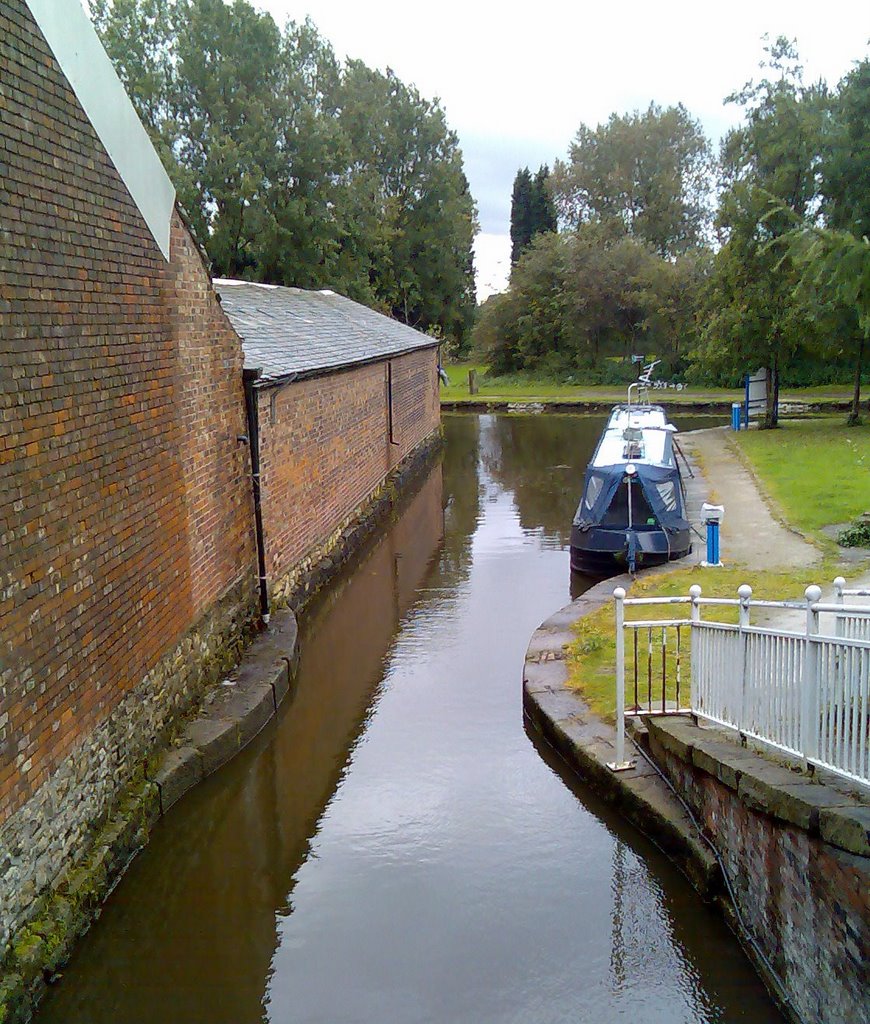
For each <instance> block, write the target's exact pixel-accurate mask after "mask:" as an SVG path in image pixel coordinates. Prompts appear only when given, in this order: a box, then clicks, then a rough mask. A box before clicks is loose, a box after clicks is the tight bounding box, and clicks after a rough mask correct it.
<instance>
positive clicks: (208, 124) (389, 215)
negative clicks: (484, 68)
mask: <svg viewBox="0 0 870 1024" xmlns="http://www.w3.org/2000/svg"><path fill="white" fill-rule="evenodd" d="M90 2H91V10H92V15H93V18H94V23H95V25H96V27H97V30H98V32H99V34H100V36H101V38H102V40H103V42H104V45H105V46H106V49H107V51H108V53H109V56H110V57H111V58H112V60H113V61H114V63H115V66H116V69H117V70H118V73H119V75H120V77H121V79H122V81H123V82H124V84H125V86H126V88H127V90H128V92H129V94H130V96H131V98H132V100H133V102H134V104H135V106H136V108H137V111H138V112H139V114H140V116H141V117H142V119H143V122H144V123H145V125H146V127H147V128H148V130H149V132H150V133H151V136H152V138H153V139H154V140H155V144H156V145H157V148H158V150H159V152H160V153H161V156H162V157H163V159H164V162H165V164H166V166H167V169H168V171H169V173H170V175H171V176H172V178H173V180H174V182H175V185H176V188H177V189H178V193H179V198H180V200H181V202H182V204H183V205H184V206H185V208H186V209H187V211H188V213H189V215H190V217H191V220H192V222H193V224H194V227H195V230H196V231H197V234H198V235H199V237H200V239H201V240H202V241H203V242H204V244H205V245H206V248H207V250H208V253H209V256H210V257H211V259H212V261H213V263H214V267H215V270H216V271H217V273H218V274H224V275H229V276H243V277H246V278H250V279H254V280H262V281H269V282H272V283H276V284H285V285H294V286H298V287H303V288H323V287H329V288H333V289H335V290H336V291H340V292H342V293H343V294H346V295H348V296H350V297H351V298H354V299H357V300H358V301H361V302H364V303H367V304H369V305H372V306H374V307H376V308H379V309H381V310H383V311H384V312H387V313H391V314H392V315H393V316H395V317H397V318H399V319H401V320H403V321H404V322H405V323H408V324H410V325H411V326H414V327H418V328H420V329H421V330H429V329H437V330H438V331H440V334H441V336H442V337H444V338H445V341H447V342H448V343H449V344H452V345H453V346H455V347H456V346H462V345H463V344H464V343H465V341H466V338H467V335H468V332H469V330H470V326H471V321H472V318H473V315H474V280H473V265H472V241H473V236H474V231H475V208H474V202H473V200H472V198H471V196H470V194H469V191H468V182H467V180H466V178H465V174H464V172H463V165H462V154H461V152H460V150H459V145H458V140H457V137H456V135H455V133H453V132H452V131H451V130H450V129H449V128H448V126H447V123H446V119H445V116H444V111H443V110H442V109H441V107H440V106H439V104H438V103H437V101H435V102H430V101H428V100H425V99H424V98H423V97H421V96H420V94H419V93H418V92H417V90H416V89H414V88H413V87H410V86H406V85H405V84H404V83H402V82H401V81H400V80H399V79H398V78H397V77H396V76H395V75H394V74H393V73H392V72H389V71H388V72H387V73H386V74H381V73H380V72H377V71H373V70H371V69H369V68H367V67H366V66H365V65H364V64H362V63H361V62H359V61H349V62H348V63H347V64H345V65H342V64H341V63H340V62H339V61H338V60H337V59H336V57H335V54H334V52H333V50H332V47H331V46H330V44H329V43H328V42H327V41H326V40H324V39H323V38H322V37H321V36H320V35H319V33H318V32H317V29H316V28H315V27H314V25H313V24H312V23H311V22H310V21H305V22H303V23H301V24H295V23H292V22H291V23H289V24H288V25H287V26H286V28H285V29H284V30H283V31H282V30H279V29H278V27H277V26H276V25H275V23H274V21H273V20H272V18H271V17H270V16H269V15H268V14H264V13H260V12H259V11H256V10H255V9H254V8H253V7H252V6H251V5H250V4H249V3H248V2H247V0H233V2H232V3H225V2H224V0H90Z"/></svg>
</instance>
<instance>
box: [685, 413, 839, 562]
mask: <svg viewBox="0 0 870 1024" xmlns="http://www.w3.org/2000/svg"><path fill="white" fill-rule="evenodd" d="M680 444H681V445H682V448H683V450H684V451H685V452H686V454H687V455H688V456H689V458H690V459H691V460H692V462H693V463H694V464H695V466H696V467H697V466H700V468H701V471H702V473H703V479H704V481H705V483H706V486H707V498H706V500H707V501H710V502H712V503H714V504H717V505H724V506H725V515H724V518H723V520H722V526H721V528H720V557H721V559H722V561H723V563H724V564H725V565H731V566H733V565H745V566H747V567H748V568H751V569H800V568H803V567H810V566H812V565H814V564H816V563H817V562H819V561H821V557H822V555H821V552H820V551H819V549H818V548H817V547H816V546H815V545H814V544H812V543H810V541H808V540H805V539H804V538H803V537H802V536H801V535H800V534H799V533H796V532H795V531H794V530H791V529H789V528H788V527H787V526H785V525H783V523H782V522H780V520H779V519H778V518H777V517H776V515H775V513H774V512H773V511H772V510H771V508H770V506H769V505H768V503H767V501H766V500H765V498H764V496H763V495H762V494H761V493H760V491H759V487H758V484H757V483H756V481H755V478H754V477H753V475H752V473H750V471H749V470H748V469H747V468H746V467H745V466H744V464H743V462H742V461H741V460H740V457H739V456H738V454H737V452H736V451H735V449H734V447H733V442H732V441H731V439H730V438H729V436H728V430H727V428H725V427H723V428H718V429H714V430H698V431H694V432H692V433H688V434H681V435H680ZM696 473H697V468H696ZM692 511H694V510H692ZM702 532H703V531H702ZM696 541H697V543H696V544H695V550H696V552H697V551H699V550H700V551H701V558H703V557H704V554H703V552H704V542H703V541H700V540H698V539H697V538H696Z"/></svg>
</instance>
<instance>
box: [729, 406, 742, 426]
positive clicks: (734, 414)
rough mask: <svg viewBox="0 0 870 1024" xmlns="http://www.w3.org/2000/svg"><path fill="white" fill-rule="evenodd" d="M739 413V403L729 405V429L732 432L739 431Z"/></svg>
mask: <svg viewBox="0 0 870 1024" xmlns="http://www.w3.org/2000/svg"><path fill="white" fill-rule="evenodd" d="M740 413H741V409H740V403H739V402H732V403H731V429H732V430H739V429H740Z"/></svg>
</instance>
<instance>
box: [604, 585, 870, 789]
mask: <svg viewBox="0 0 870 1024" xmlns="http://www.w3.org/2000/svg"><path fill="white" fill-rule="evenodd" d="M834 591H835V598H834V600H833V601H832V602H829V603H825V602H823V601H822V600H821V590H820V588H819V587H817V586H810V587H807V589H806V592H805V595H804V600H803V601H758V600H753V599H752V588H751V587H750V586H748V585H747V584H744V585H743V586H741V587H740V588H738V591H737V597H736V598H705V597H702V594H701V588H700V587H699V586H693V587H691V588H690V589H689V593H688V595H686V596H680V597H641V598H627V597H626V595H625V591H624V590H623V589H622V588H621V587H618V588H617V589H616V590H615V591H614V592H613V596H614V601H615V607H616V626H617V629H616V705H617V707H616V714H617V723H616V724H617V751H616V761H615V762H614V764H613V765H611V767H613V768H614V769H619V768H620V767H625V766H627V762H626V761H625V718H626V716H629V715H637V714H644V713H649V712H656V713H659V714H662V713H664V714H668V713H681V712H682V713H685V712H686V711H691V712H692V713H693V714H695V715H697V716H699V717H700V718H703V719H706V720H707V721H710V722H713V723H715V724H718V725H724V726H727V727H729V728H732V729H736V730H737V731H738V732H740V733H741V734H742V735H744V736H747V737H751V738H752V739H753V740H755V741H757V742H758V743H761V744H763V745H767V746H769V747H771V748H772V749H774V750H777V751H780V752H782V753H786V754H788V755H790V756H793V757H797V758H799V759H800V760H801V761H802V762H803V763H804V764H813V765H819V766H822V767H825V768H828V769H830V770H831V771H834V772H837V773H839V774H840V775H843V776H845V777H847V778H849V779H851V780H853V781H857V782H860V783H863V784H865V785H868V786H870V605H860V604H857V603H854V598H856V597H863V596H870V591H868V590H849V589H847V588H846V587H845V581H844V580H843V579H842V577H838V578H837V579H836V580H835V581H834ZM663 606H674V611H675V612H676V611H677V610H678V609H679V610H680V611H683V612H684V613H687V614H683V615H682V616H681V617H675V616H671V617H668V618H656V617H655V615H656V614H657V613H659V612H661V611H662V610H664V609H663ZM680 606H682V607H681V608H680ZM638 607H647V608H650V609H651V610H650V612H649V615H651V616H653V617H649V618H640V619H634V620H628V621H627V620H626V609H627V608H638ZM707 608H715V609H716V610H717V612H719V613H726V614H724V615H723V614H720V618H726V619H727V618H736V621H717V620H713V619H707V618H704V617H703V615H702V610H703V609H707ZM652 609H656V611H652ZM728 609H730V612H728V611H727V610H728ZM753 609H765V610H767V613H768V617H769V618H771V619H772V621H771V622H770V623H769V624H764V625H753V624H752V623H751V621H750V619H751V616H752V611H753ZM777 619H779V622H777ZM795 619H797V621H794V620H795ZM626 634H631V637H630V639H629V640H628V642H626V639H627V637H626ZM687 638H688V643H687ZM687 680H688V686H687V685H686V682H687ZM627 702H628V703H627Z"/></svg>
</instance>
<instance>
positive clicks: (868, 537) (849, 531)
mask: <svg viewBox="0 0 870 1024" xmlns="http://www.w3.org/2000/svg"><path fill="white" fill-rule="evenodd" d="M837 543H838V544H840V545H841V546H842V547H844V548H870V520H867V519H858V520H856V521H855V522H854V523H852V525H851V526H848V527H847V528H846V529H845V530H841V531H840V533H839V536H838V537H837Z"/></svg>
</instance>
